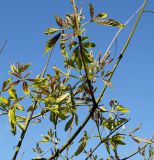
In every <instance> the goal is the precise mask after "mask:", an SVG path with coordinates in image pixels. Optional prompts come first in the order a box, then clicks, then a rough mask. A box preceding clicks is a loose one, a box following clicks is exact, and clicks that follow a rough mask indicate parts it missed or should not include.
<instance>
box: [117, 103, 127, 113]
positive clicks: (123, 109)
mask: <svg viewBox="0 0 154 160" xmlns="http://www.w3.org/2000/svg"><path fill="white" fill-rule="evenodd" d="M116 109H117V111H119V112H122V113H128V112H129V110H128V109H127V108H124V107H123V106H121V105H118V106H116Z"/></svg>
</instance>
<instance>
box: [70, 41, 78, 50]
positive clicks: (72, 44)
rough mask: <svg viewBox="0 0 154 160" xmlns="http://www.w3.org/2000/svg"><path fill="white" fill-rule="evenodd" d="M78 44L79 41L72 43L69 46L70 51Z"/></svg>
mask: <svg viewBox="0 0 154 160" xmlns="http://www.w3.org/2000/svg"><path fill="white" fill-rule="evenodd" d="M77 44H78V42H77V41H71V42H70V44H69V49H70V50H71V49H72V47H74V46H76V45H77Z"/></svg>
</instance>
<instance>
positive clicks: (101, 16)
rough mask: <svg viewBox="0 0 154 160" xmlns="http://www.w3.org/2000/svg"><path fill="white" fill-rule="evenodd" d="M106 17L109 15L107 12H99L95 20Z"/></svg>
mask: <svg viewBox="0 0 154 160" xmlns="http://www.w3.org/2000/svg"><path fill="white" fill-rule="evenodd" d="M106 17H107V13H99V14H98V15H97V16H96V17H95V18H94V20H98V19H101V18H106Z"/></svg>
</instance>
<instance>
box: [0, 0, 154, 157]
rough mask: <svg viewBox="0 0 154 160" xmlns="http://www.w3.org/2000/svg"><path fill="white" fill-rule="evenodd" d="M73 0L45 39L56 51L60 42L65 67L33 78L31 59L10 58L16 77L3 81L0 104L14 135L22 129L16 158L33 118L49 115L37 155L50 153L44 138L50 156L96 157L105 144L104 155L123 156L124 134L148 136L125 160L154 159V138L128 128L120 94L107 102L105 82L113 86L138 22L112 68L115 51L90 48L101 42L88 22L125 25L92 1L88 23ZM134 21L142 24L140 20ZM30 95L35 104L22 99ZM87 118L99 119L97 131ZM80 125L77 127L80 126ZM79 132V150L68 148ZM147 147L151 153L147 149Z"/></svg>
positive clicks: (97, 120) (122, 26) (55, 67)
mask: <svg viewBox="0 0 154 160" xmlns="http://www.w3.org/2000/svg"><path fill="white" fill-rule="evenodd" d="M71 3H72V6H73V10H74V12H73V13H70V14H68V13H67V14H66V15H65V18H62V17H59V16H56V17H55V20H56V22H57V25H58V27H57V28H56V27H52V28H48V29H47V30H46V31H45V32H44V33H45V34H46V35H47V36H49V37H50V38H49V40H48V42H47V43H46V47H45V52H49V51H53V49H54V46H55V45H56V44H57V43H58V44H59V46H60V51H61V54H62V56H63V57H64V64H63V68H62V69H60V68H58V67H57V66H53V70H54V74H50V73H48V74H46V70H45V71H44V72H43V73H40V75H38V76H37V77H34V78H31V77H30V76H31V73H30V72H29V71H28V70H29V67H30V64H20V63H17V64H16V65H15V64H11V67H10V68H11V70H10V75H11V77H12V78H9V79H7V80H5V81H4V82H3V84H2V88H1V91H0V93H1V96H0V110H1V111H2V114H5V115H7V116H8V119H9V123H10V130H11V132H12V133H13V134H14V135H16V132H17V127H18V128H20V130H21V137H20V139H19V142H18V144H17V146H16V150H15V153H14V155H13V159H16V158H17V155H18V152H19V149H20V148H21V146H22V141H23V140H24V136H25V134H26V132H27V131H28V127H29V125H30V122H32V120H36V119H37V120H38V121H37V122H38V123H41V120H42V119H44V118H45V119H46V121H50V122H51V123H52V128H50V126H49V131H48V132H47V133H46V134H44V135H43V136H42V139H40V141H39V142H38V143H37V144H36V148H33V152H36V153H37V155H38V156H37V157H36V158H35V159H41V160H43V159H46V158H44V157H45V154H46V152H45V151H44V150H43V149H42V148H41V146H42V145H43V144H42V143H45V144H47V143H49V144H51V146H52V147H51V148H50V150H51V153H50V157H49V158H48V159H49V160H50V159H58V158H59V157H61V158H63V159H70V160H71V159H76V157H78V156H80V154H85V156H86V159H89V158H90V159H94V160H96V159H99V158H98V155H95V154H94V152H95V151H96V150H97V148H98V147H100V146H104V147H105V149H104V150H105V151H106V152H107V154H108V156H107V157H106V156H105V157H103V155H101V157H100V158H101V159H108V160H109V159H117V160H118V159H122V158H123V157H121V154H120V153H119V151H118V148H119V147H120V146H125V145H127V144H126V142H125V139H126V138H128V137H129V138H131V139H132V140H133V141H135V142H136V143H141V142H143V143H144V145H143V146H140V147H139V148H138V149H137V151H136V152H134V153H132V154H130V155H126V157H124V158H123V160H124V159H129V158H131V157H132V156H134V155H136V154H137V153H139V154H141V155H142V156H143V157H144V158H145V157H146V156H148V157H149V159H150V158H152V156H153V153H154V152H153V148H152V144H153V140H152V139H146V138H140V137H137V136H136V135H135V132H136V131H138V130H139V129H140V126H139V127H137V128H135V129H134V130H132V131H127V130H126V123H127V122H128V121H129V119H128V118H127V115H126V114H127V113H128V112H129V109H128V108H126V107H124V106H123V105H122V104H120V103H119V102H117V100H115V99H112V100H111V101H110V102H109V105H108V106H107V105H106V106H104V104H103V103H102V97H103V95H104V92H105V90H106V88H107V87H112V83H111V78H112V76H113V74H114V72H115V70H116V67H117V65H118V64H119V62H120V60H121V58H122V55H123V54H124V52H125V49H126V48H127V46H128V44H129V41H130V39H131V37H132V35H133V33H134V30H135V28H134V30H132V32H131V34H130V38H129V39H128V41H127V42H126V45H125V46H124V49H123V50H122V52H121V53H120V55H119V58H118V59H117V61H116V63H115V65H114V66H113V69H112V70H110V71H106V70H105V67H106V65H111V66H112V62H113V61H112V60H113V58H112V57H111V55H110V51H107V52H106V53H105V54H104V55H102V52H99V53H98V54H97V53H96V54H95V53H93V52H92V50H91V49H92V48H94V47H96V44H95V43H94V42H92V41H90V38H89V37H88V36H87V35H85V27H86V25H88V24H89V23H96V24H98V25H102V26H113V27H118V28H120V29H122V28H124V27H125V25H124V24H122V23H120V22H118V21H116V20H113V19H110V18H108V15H107V13H102V12H101V13H97V14H96V13H95V9H94V6H93V4H91V3H90V4H89V13H90V20H89V21H87V22H86V23H85V17H84V15H83V14H82V7H81V8H80V9H79V8H77V6H76V4H75V1H74V0H71ZM145 4H146V1H145V3H144V5H143V7H142V9H141V10H140V13H139V18H140V16H141V14H142V12H143V10H144V7H145ZM139 18H138V20H139ZM83 22H84V23H83ZM135 25H137V22H136V24H135ZM99 80H102V83H104V88H103V89H101V88H99V86H98V85H97V82H98V81H99ZM19 87H21V88H22V95H19V93H18V88H19ZM20 94H21V93H20ZM25 101H29V102H31V105H30V106H28V107H27V106H23V105H21V104H24V102H25ZM82 107H86V108H88V111H87V112H88V113H89V114H88V116H87V118H86V119H85V121H84V122H83V123H81V122H80V114H79V112H78V110H79V108H82ZM35 112H37V114H35ZM23 113H24V114H23ZM26 115H27V116H26ZM88 121H92V122H93V123H94V124H95V130H96V131H97V132H96V131H95V132H92V131H90V130H89V128H86V127H85V125H86V123H87V122H88ZM63 124H65V125H63ZM58 126H61V127H63V132H64V133H63V134H65V133H66V134H67V133H68V134H69V136H68V141H67V142H66V143H65V144H64V145H62V143H63V142H61V140H60V139H59V138H58V134H60V133H58V132H57V130H56V128H57V127H58ZM76 128H78V129H77V130H76ZM91 129H92V128H91ZM75 130H76V131H75ZM82 130H84V131H83V132H82V134H79V133H80V132H81V131H82ZM91 132H92V133H91ZM77 135H79V136H80V140H79V144H78V147H77V148H76V150H75V152H74V153H70V154H69V153H68V151H69V150H71V148H72V147H73V146H74V144H73V143H76V137H77ZM93 140H94V141H96V142H98V144H97V145H96V146H92V148H89V147H87V146H88V144H90V143H91V141H93ZM146 149H147V150H148V151H149V154H146ZM64 150H66V154H65V152H63V151H64Z"/></svg>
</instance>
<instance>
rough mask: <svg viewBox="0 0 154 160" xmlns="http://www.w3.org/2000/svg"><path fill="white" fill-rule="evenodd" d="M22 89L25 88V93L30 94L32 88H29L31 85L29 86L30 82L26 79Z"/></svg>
mask: <svg viewBox="0 0 154 160" xmlns="http://www.w3.org/2000/svg"><path fill="white" fill-rule="evenodd" d="M22 89H23V91H24V93H25V94H30V90H29V87H28V84H27V82H26V81H24V82H23V84H22Z"/></svg>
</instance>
